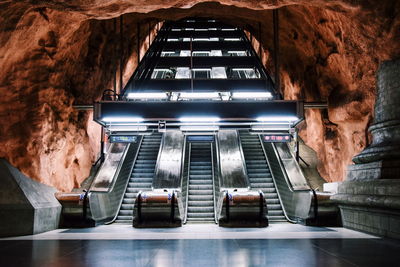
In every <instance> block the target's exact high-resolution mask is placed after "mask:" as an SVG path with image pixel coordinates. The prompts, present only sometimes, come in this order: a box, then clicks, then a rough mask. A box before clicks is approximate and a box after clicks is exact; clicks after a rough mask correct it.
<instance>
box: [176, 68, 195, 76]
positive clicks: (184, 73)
mask: <svg viewBox="0 0 400 267" xmlns="http://www.w3.org/2000/svg"><path fill="white" fill-rule="evenodd" d="M190 78H191V75H190V69H189V68H187V67H181V68H177V69H176V75H175V79H190Z"/></svg>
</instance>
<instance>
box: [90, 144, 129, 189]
mask: <svg viewBox="0 0 400 267" xmlns="http://www.w3.org/2000/svg"><path fill="white" fill-rule="evenodd" d="M128 147H129V145H128V144H126V143H113V144H111V145H110V147H109V149H108V151H107V153H106V157H105V160H104V162H103V164H102V166H101V167H100V170H99V171H98V172H97V174H96V176H95V177H94V180H93V183H92V186H91V188H90V191H92V192H108V191H109V190H110V188H111V186H112V184H113V182H114V181H115V178H116V177H117V176H118V172H117V170H120V169H121V164H122V162H123V161H122V160H121V159H122V158H123V157H125V154H126V151H127V150H128V149H127V148H128Z"/></svg>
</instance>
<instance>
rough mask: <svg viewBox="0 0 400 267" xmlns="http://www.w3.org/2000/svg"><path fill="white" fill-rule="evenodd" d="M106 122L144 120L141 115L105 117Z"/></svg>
mask: <svg viewBox="0 0 400 267" xmlns="http://www.w3.org/2000/svg"><path fill="white" fill-rule="evenodd" d="M103 121H104V122H142V121H144V119H143V118H141V117H104V118H103Z"/></svg>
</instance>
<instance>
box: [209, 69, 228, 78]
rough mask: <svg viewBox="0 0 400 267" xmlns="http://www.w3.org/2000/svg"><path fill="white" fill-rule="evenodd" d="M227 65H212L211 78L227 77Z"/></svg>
mask: <svg viewBox="0 0 400 267" xmlns="http://www.w3.org/2000/svg"><path fill="white" fill-rule="evenodd" d="M226 78H227V76H226V71H225V67H212V69H211V79H226Z"/></svg>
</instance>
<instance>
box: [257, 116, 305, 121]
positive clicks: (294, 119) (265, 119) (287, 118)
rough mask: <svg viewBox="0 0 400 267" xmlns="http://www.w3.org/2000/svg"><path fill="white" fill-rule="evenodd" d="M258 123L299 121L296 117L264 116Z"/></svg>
mask: <svg viewBox="0 0 400 267" xmlns="http://www.w3.org/2000/svg"><path fill="white" fill-rule="evenodd" d="M257 120H258V121H265V122H268V121H287V122H293V121H297V120H299V118H297V117H296V116H262V117H258V118H257Z"/></svg>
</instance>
